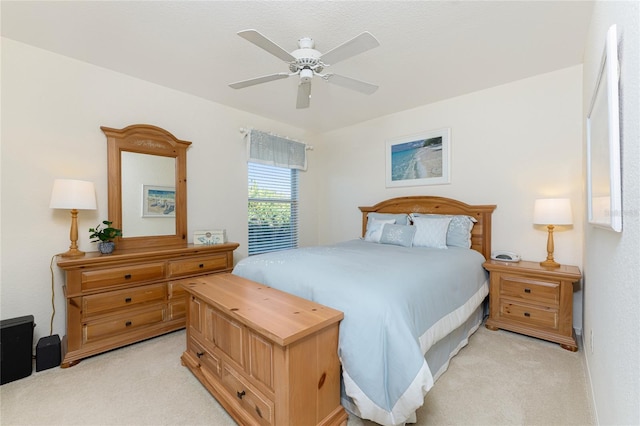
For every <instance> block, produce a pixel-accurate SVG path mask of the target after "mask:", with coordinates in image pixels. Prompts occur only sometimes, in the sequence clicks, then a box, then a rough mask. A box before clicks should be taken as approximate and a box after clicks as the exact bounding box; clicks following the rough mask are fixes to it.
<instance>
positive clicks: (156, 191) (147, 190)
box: [142, 185, 176, 217]
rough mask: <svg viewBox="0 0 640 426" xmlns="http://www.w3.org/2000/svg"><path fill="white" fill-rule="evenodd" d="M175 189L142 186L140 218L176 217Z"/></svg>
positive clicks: (170, 187)
mask: <svg viewBox="0 0 640 426" xmlns="http://www.w3.org/2000/svg"><path fill="white" fill-rule="evenodd" d="M175 207H176V188H175V187H172V186H156V185H142V217H176V208H175Z"/></svg>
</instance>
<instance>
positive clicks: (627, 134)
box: [583, 1, 640, 425]
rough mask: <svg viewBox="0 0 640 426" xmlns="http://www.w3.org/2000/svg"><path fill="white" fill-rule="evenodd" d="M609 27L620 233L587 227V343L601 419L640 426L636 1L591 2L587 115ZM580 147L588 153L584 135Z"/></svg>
mask: <svg viewBox="0 0 640 426" xmlns="http://www.w3.org/2000/svg"><path fill="white" fill-rule="evenodd" d="M612 24H617V27H618V49H619V53H618V56H619V60H620V108H621V114H620V117H621V126H620V132H621V151H622V155H621V160H622V211H623V218H622V220H623V223H622V226H623V230H622V233H615V232H611V231H607V230H604V229H600V228H595V227H593V226H591V225H588V224H585V228H584V235H585V252H584V265H585V266H584V276H585V279H584V281H585V284H584V331H585V332H584V340H585V347H586V350H585V354H586V359H587V365H588V370H589V376H590V380H591V384H592V390H593V398H594V405H595V408H596V411H597V419H598V423H599V424H602V425H632V424H633V425H637V424H640V333H639V332H638V325H639V324H640V148H639V145H640V129H639V127H640V121H639V120H638V117H640V106H639V102H640V3H638V2H621V1H608V2H596V4H595V7H594V9H593V16H592V21H591V26H590V29H589V34H588V39H587V43H586V48H585V57H584V59H585V62H584V85H583V115H584V116H586V114H587V112H588V111H589V102H590V101H591V97H592V94H593V90H594V87H595V81H596V78H597V75H598V67H599V65H600V60H601V57H602V51H603V48H604V40H605V37H606V32H607V30H608V28H609V27H610V26H611V25H612ZM583 150H584V152H586V140H585V142H584V143H583ZM591 336H593V338H591ZM591 347H593V350H592V349H591Z"/></svg>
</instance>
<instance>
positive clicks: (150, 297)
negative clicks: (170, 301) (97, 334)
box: [82, 284, 166, 317]
mask: <svg viewBox="0 0 640 426" xmlns="http://www.w3.org/2000/svg"><path fill="white" fill-rule="evenodd" d="M165 293H166V291H165V285H164V284H152V285H146V286H142V287H135V288H130V289H125V290H116V291H110V292H107V293H100V294H92V295H89V296H85V297H83V298H82V311H83V315H84V316H85V317H89V316H92V315H95V314H99V313H103V312H107V311H116V310H118V309H122V308H126V307H129V306H136V305H140V304H143V303H149V302H163V301H164V300H165Z"/></svg>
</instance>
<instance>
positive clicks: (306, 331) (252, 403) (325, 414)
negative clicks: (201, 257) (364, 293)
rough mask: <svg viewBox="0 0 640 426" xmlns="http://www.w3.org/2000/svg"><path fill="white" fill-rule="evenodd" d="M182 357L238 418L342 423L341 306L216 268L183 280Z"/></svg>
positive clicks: (267, 424)
mask: <svg viewBox="0 0 640 426" xmlns="http://www.w3.org/2000/svg"><path fill="white" fill-rule="evenodd" d="M181 283H182V285H183V287H184V288H185V289H186V291H187V293H189V302H188V305H187V350H186V351H185V352H184V354H183V355H182V362H183V364H184V365H185V366H186V367H188V368H189V369H190V370H191V371H192V372H193V374H194V375H195V376H196V377H197V378H198V379H199V380H200V382H202V384H203V385H204V386H205V387H206V388H207V389H208V390H209V392H210V393H211V394H212V395H213V396H214V397H215V398H216V399H217V400H218V401H219V402H220V404H221V405H222V406H223V407H224V408H225V409H226V410H227V412H228V413H229V414H230V415H231V416H232V417H233V418H234V419H235V420H236V421H237V422H238V423H239V424H241V425H263V426H270V425H273V426H278V425H282V426H287V425H305V426H308V425H325V426H329V425H336V426H337V425H344V426H346V424H347V414H346V412H345V410H344V408H342V406H341V405H340V361H339V359H338V326H339V323H340V320H341V319H342V318H343V314H342V312H340V311H336V310H334V309H331V308H328V307H326V306H322V305H319V304H317V303H314V302H311V301H308V300H305V299H302V298H299V297H296V296H292V295H290V294H287V293H284V292H281V291H279V290H276V289H274V288H271V287H268V286H265V285H262V284H258V283H256V282H253V281H249V280H246V279H244V278H241V277H237V276H235V275H232V274H219V275H210V276H204V277H195V278H193V279H187V280H183V281H182V282H181Z"/></svg>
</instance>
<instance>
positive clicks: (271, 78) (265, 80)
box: [229, 72, 289, 89]
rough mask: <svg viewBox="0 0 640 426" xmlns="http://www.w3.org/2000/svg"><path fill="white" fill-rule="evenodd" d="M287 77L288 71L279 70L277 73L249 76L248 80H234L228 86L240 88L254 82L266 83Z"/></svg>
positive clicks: (251, 84) (254, 83)
mask: <svg viewBox="0 0 640 426" xmlns="http://www.w3.org/2000/svg"><path fill="white" fill-rule="evenodd" d="M287 77H289V74H288V73H286V72H279V73H277V74H270V75H264V76H262V77H256V78H251V79H249V80H242V81H236V82H235V83H231V84H229V87H231V88H232V89H242V88H245V87H249V86H254V85H256V84H261V83H268V82H269V81H274V80H282V79H283V78H287Z"/></svg>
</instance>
